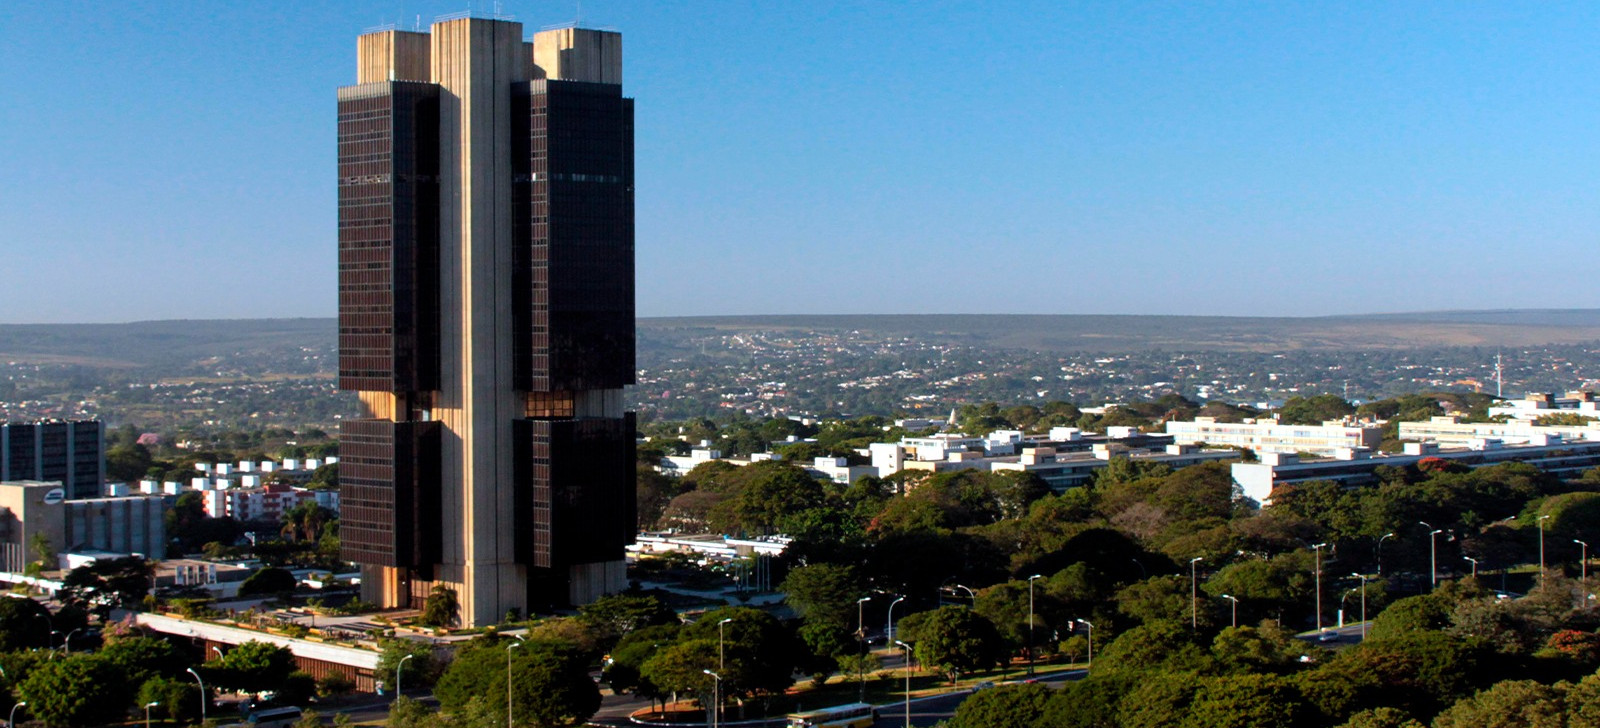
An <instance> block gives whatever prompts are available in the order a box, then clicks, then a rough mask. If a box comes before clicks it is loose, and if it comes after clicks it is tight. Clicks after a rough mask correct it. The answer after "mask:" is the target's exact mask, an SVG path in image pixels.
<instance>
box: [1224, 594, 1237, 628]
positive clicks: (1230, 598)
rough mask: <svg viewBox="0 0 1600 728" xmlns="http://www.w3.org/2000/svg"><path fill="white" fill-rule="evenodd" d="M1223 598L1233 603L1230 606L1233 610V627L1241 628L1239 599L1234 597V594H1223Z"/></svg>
mask: <svg viewBox="0 0 1600 728" xmlns="http://www.w3.org/2000/svg"><path fill="white" fill-rule="evenodd" d="M1222 598H1223V599H1226V600H1228V601H1230V602H1232V604H1230V605H1229V606H1230V607H1231V608H1232V612H1233V626H1234V627H1238V626H1239V598H1238V597H1236V596H1234V595H1232V594H1223V595H1222Z"/></svg>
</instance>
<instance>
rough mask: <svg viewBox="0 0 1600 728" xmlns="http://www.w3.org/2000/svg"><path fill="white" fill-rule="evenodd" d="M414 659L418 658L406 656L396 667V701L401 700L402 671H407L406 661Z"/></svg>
mask: <svg viewBox="0 0 1600 728" xmlns="http://www.w3.org/2000/svg"><path fill="white" fill-rule="evenodd" d="M413 657H416V655H406V656H405V657H402V658H400V664H398V665H395V666H394V699H395V700H399V699H400V671H401V670H403V669H405V666H406V660H409V659H411V658H413Z"/></svg>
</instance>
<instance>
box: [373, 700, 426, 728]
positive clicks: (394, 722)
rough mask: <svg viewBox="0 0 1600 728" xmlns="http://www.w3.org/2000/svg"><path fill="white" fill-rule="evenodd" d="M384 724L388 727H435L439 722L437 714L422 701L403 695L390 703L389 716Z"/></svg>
mask: <svg viewBox="0 0 1600 728" xmlns="http://www.w3.org/2000/svg"><path fill="white" fill-rule="evenodd" d="M384 725H385V726H387V728H433V727H434V726H436V725H438V722H437V716H435V715H434V713H433V711H430V710H428V707H427V706H426V705H423V704H422V701H420V700H413V699H411V698H408V697H406V696H404V695H401V696H398V697H396V698H395V699H394V702H393V703H390V704H389V718H388V720H387V721H386V722H385V723H384Z"/></svg>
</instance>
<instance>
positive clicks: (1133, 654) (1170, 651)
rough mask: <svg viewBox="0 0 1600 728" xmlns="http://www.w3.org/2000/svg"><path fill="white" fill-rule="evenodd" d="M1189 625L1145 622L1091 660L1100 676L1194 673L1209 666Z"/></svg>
mask: <svg viewBox="0 0 1600 728" xmlns="http://www.w3.org/2000/svg"><path fill="white" fill-rule="evenodd" d="M1198 640H1199V637H1198V636H1197V635H1196V634H1195V632H1194V630H1193V629H1191V628H1190V627H1189V623H1188V621H1183V622H1178V621H1173V620H1157V621H1152V622H1146V623H1144V624H1142V625H1139V626H1138V627H1134V628H1133V629H1130V630H1128V631H1126V632H1123V633H1122V634H1119V635H1117V637H1116V639H1114V640H1111V642H1110V643H1109V644H1107V645H1105V647H1103V648H1101V649H1100V650H1099V651H1098V652H1097V653H1096V654H1095V658H1094V670H1095V672H1096V673H1099V674H1109V675H1120V674H1124V673H1126V674H1140V673H1147V672H1155V671H1197V670H1201V669H1206V668H1208V667H1209V666H1210V659H1211V658H1210V655H1209V654H1208V653H1207V652H1206V650H1205V649H1204V648H1203V647H1201V645H1200V643H1199V641H1198Z"/></svg>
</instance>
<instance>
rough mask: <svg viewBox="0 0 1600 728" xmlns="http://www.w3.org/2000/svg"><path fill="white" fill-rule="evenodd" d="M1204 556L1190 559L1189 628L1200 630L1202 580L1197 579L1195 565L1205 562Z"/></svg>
mask: <svg viewBox="0 0 1600 728" xmlns="http://www.w3.org/2000/svg"><path fill="white" fill-rule="evenodd" d="M1204 559H1205V557H1204V556H1196V557H1194V558H1192V559H1189V628H1190V629H1199V628H1200V580H1199V579H1198V578H1197V577H1196V575H1195V574H1196V572H1195V564H1198V563H1200V562H1201V561H1202V560H1204Z"/></svg>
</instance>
